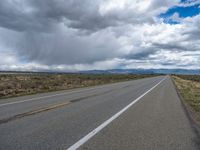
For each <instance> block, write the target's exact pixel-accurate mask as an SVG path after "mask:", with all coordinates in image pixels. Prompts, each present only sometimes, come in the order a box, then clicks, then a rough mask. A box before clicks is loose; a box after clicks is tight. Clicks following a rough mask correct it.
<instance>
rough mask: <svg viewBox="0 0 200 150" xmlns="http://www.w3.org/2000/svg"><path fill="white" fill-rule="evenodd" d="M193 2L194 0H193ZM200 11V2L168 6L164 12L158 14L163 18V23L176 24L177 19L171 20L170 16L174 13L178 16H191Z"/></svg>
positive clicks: (183, 1)
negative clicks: (190, 4) (189, 4)
mask: <svg viewBox="0 0 200 150" xmlns="http://www.w3.org/2000/svg"><path fill="white" fill-rule="evenodd" d="M190 2H191V3H192V1H191V0H189V1H188V0H182V3H190ZM193 2H194V1H193ZM199 13H200V4H194V5H192V6H175V7H172V8H169V9H168V10H167V11H166V12H165V13H162V14H160V15H159V17H160V18H163V21H164V23H169V24H177V23H179V22H178V21H174V20H172V19H171V18H170V17H171V16H173V15H174V14H178V16H179V17H180V18H186V17H193V16H196V15H198V14H199Z"/></svg>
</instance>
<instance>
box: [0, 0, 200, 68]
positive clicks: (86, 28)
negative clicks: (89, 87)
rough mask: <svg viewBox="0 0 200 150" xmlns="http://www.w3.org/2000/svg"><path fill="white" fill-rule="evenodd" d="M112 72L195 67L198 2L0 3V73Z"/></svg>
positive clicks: (199, 51)
mask: <svg viewBox="0 0 200 150" xmlns="http://www.w3.org/2000/svg"><path fill="white" fill-rule="evenodd" d="M116 68H118V69H130V68H133V69H135V68H145V69H147V68H148V69H149V68H183V69H200V1H199V0H1V1H0V70H24V71H25V70H32V71H48V70H53V71H76V70H91V69H116Z"/></svg>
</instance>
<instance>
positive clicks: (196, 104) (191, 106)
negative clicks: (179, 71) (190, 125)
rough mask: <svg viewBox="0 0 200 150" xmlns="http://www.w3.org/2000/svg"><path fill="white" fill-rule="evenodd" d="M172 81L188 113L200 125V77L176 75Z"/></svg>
mask: <svg viewBox="0 0 200 150" xmlns="http://www.w3.org/2000/svg"><path fill="white" fill-rule="evenodd" d="M173 79H174V81H175V84H176V86H177V88H178V90H179V93H180V94H181V96H182V97H183V99H184V100H185V102H186V106H187V108H188V110H189V112H191V113H192V117H193V118H194V119H195V120H196V121H197V123H198V124H199V125H200V76H198V75H178V76H173Z"/></svg>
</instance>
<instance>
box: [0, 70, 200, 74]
mask: <svg viewBox="0 0 200 150" xmlns="http://www.w3.org/2000/svg"><path fill="white" fill-rule="evenodd" d="M35 73H50V74H60V73H62V74H68V73H81V74H185V75H186V74H188V75H190V74H191V75H200V69H196V70H195V69H193V70H188V69H109V70H86V71H68V72H67V71H65V72H64V71H63V72H61V71H51V70H48V71H0V74H35Z"/></svg>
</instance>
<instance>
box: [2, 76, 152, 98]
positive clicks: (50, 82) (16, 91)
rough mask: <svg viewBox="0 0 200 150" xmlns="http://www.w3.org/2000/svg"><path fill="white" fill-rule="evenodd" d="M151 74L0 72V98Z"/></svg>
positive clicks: (100, 83) (105, 82) (132, 78)
mask: <svg viewBox="0 0 200 150" xmlns="http://www.w3.org/2000/svg"><path fill="white" fill-rule="evenodd" d="M151 76H155V75H119V74H115V75H113V74H94V75H88V74H44V73H43V74H7V75H6V74H2V75H0V98H8V97H14V96H21V95H29V94H35V93H42V92H49V91H58V90H66V89H72V88H80V87H87V86H94V85H102V84H107V83H114V82H119V81H128V80H134V79H140V78H145V77H151Z"/></svg>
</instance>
